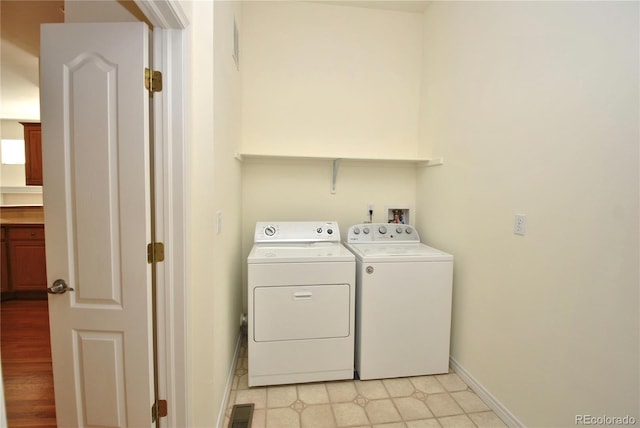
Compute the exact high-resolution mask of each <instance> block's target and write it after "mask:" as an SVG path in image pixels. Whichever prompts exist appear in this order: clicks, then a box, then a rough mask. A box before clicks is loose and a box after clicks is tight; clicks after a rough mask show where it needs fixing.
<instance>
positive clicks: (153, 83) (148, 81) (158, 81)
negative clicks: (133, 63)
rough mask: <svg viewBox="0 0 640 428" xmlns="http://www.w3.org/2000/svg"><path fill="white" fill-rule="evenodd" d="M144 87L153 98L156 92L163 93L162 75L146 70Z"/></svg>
mask: <svg viewBox="0 0 640 428" xmlns="http://www.w3.org/2000/svg"><path fill="white" fill-rule="evenodd" d="M144 87H145V88H147V90H148V91H149V94H150V95H152V96H153V93H154V92H161V91H162V73H161V72H159V71H154V70H150V69H148V68H145V69H144Z"/></svg>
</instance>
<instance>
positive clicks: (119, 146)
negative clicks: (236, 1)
mask: <svg viewBox="0 0 640 428" xmlns="http://www.w3.org/2000/svg"><path fill="white" fill-rule="evenodd" d="M148 35H149V34H148V29H147V27H146V25H145V24H143V23H117V24H45V25H43V26H42V30H41V38H42V40H41V59H40V64H41V73H40V74H41V109H42V111H41V119H42V138H43V157H44V205H45V208H46V209H45V223H46V228H47V240H46V251H47V273H48V283H49V285H51V284H52V283H53V281H54V280H56V279H58V278H62V279H65V280H66V281H67V283H68V284H69V287H71V288H73V291H68V292H67V293H65V294H59V295H50V296H49V313H50V315H49V316H50V326H51V347H52V359H53V371H54V387H55V394H56V413H57V418H58V425H59V426H150V425H151V405H152V402H153V375H152V363H151V361H152V360H151V358H152V333H151V331H152V325H151V310H152V308H151V270H150V265H149V264H147V260H146V245H147V243H148V242H150V183H149V153H148V147H149V144H148V141H149V133H148V129H149V127H148V120H149V108H148V105H149V101H148V99H149V98H148V93H147V91H146V90H145V87H144V69H145V68H146V67H147V66H148Z"/></svg>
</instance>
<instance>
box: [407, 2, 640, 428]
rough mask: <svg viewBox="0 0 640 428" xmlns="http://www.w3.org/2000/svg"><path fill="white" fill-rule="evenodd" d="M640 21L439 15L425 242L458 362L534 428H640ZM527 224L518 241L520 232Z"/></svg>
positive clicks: (431, 27) (608, 10)
mask: <svg viewBox="0 0 640 428" xmlns="http://www.w3.org/2000/svg"><path fill="white" fill-rule="evenodd" d="M638 18H639V5H638V3H637V2H629V3H624V2H567V3H560V2H495V3H493V2H433V3H431V5H430V6H428V8H427V11H426V12H425V21H424V28H425V35H424V42H425V62H424V72H423V80H424V85H423V91H422V102H423V110H422V116H421V121H422V141H423V144H424V146H423V153H424V154H427V153H433V154H434V155H437V156H444V158H445V161H446V163H445V165H443V166H439V167H435V168H427V169H424V170H422V171H421V172H420V173H419V176H418V194H417V200H418V207H419V210H418V213H419V221H418V227H419V229H420V230H421V231H422V232H423V235H424V236H425V238H426V239H427V241H429V242H430V243H432V244H433V245H434V246H437V247H440V248H442V249H444V250H448V251H450V252H451V253H453V254H454V255H455V257H456V261H455V274H454V302H453V308H454V309H453V310H454V313H453V338H452V339H453V340H452V356H453V357H454V358H455V359H456V360H457V361H458V362H459V363H460V364H461V365H462V366H463V367H464V368H466V369H467V370H468V371H469V372H470V373H471V374H472V375H473V376H474V377H476V379H477V380H478V381H479V382H480V383H481V384H483V385H484V386H485V387H486V388H487V389H488V390H489V391H490V392H491V393H492V394H494V395H495V396H496V397H497V398H498V399H499V400H500V401H501V402H502V403H503V404H504V405H505V406H506V407H507V408H508V409H509V410H510V411H511V412H512V413H513V414H514V415H515V416H516V417H517V418H519V419H520V420H521V421H522V422H523V423H524V424H525V425H527V426H573V425H574V423H575V415H577V414H578V415H579V414H590V415H595V416H602V415H608V416H625V415H632V416H634V417H636V418H639V416H640V415H639V408H638V407H639V403H640V397H639V385H638V382H639V376H640V374H639V372H638V369H639V367H638V366H639V364H638V361H640V356H639V351H638V339H639V338H638V326H639V325H640V322H639V317H638V309H639V295H638V288H639V287H638V284H639V275H638V260H639V256H640V254H639V248H638V243H639V228H638V226H639V202H638V198H639V175H638V172H639V162H638V157H639V150H638V141H639V124H638V123H639V114H640V109H639V89H640V87H639V80H638V76H639V74H638V73H639V68H638V63H639V35H640V34H639V19H638ZM516 213H524V214H526V215H527V234H526V235H525V236H515V235H513V233H512V230H513V217H514V214H516Z"/></svg>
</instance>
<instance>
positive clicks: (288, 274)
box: [247, 221, 453, 386]
mask: <svg viewBox="0 0 640 428" xmlns="http://www.w3.org/2000/svg"><path fill="white" fill-rule="evenodd" d="M347 248H348V249H347ZM247 263H248V292H247V294H248V356H249V373H248V383H249V386H258V385H276V384H286V383H304V382H315V381H326V380H338V379H353V376H354V373H353V371H354V365H355V370H356V371H357V373H358V376H359V378H360V379H363V380H364V379H382V378H393V377H404V376H417V375H427V374H436V373H446V372H448V366H449V335H450V324H451V291H452V272H453V257H452V256H451V255H449V254H446V253H443V252H442V251H439V250H436V249H434V248H431V247H428V246H426V245H424V244H422V243H420V238H419V236H418V233H417V231H416V230H415V229H413V228H412V227H410V226H407V225H399V224H360V225H356V226H352V227H351V228H349V231H348V234H347V242H346V244H345V245H343V244H342V243H341V242H340V232H339V228H338V224H337V222H333V221H331V222H258V223H257V224H256V229H255V234H254V246H253V249H252V250H251V253H250V254H249V257H248V259H247Z"/></svg>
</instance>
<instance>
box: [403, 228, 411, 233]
mask: <svg viewBox="0 0 640 428" xmlns="http://www.w3.org/2000/svg"><path fill="white" fill-rule="evenodd" d="M404 231H405V232H407V233H411V232H413V230H412V229H411V228H410V227H407V228H406V229H405V230H404Z"/></svg>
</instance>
